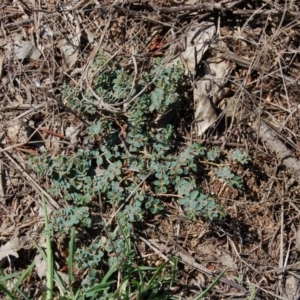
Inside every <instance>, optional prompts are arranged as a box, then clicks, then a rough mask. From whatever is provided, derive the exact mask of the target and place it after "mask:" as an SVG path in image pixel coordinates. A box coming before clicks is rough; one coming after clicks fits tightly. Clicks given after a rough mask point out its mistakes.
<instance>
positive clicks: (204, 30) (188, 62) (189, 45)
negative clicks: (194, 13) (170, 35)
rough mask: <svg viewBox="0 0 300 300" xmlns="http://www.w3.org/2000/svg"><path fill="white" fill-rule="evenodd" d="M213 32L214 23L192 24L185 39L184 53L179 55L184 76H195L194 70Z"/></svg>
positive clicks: (214, 29) (214, 30)
mask: <svg viewBox="0 0 300 300" xmlns="http://www.w3.org/2000/svg"><path fill="white" fill-rule="evenodd" d="M215 32H216V27H215V25H214V23H210V22H201V23H200V24H199V23H192V25H191V27H190V28H189V31H188V33H187V37H186V48H185V51H184V52H183V53H181V54H180V58H181V61H182V64H183V65H184V68H185V74H186V75H188V74H192V75H196V68H197V66H198V64H199V63H200V61H201V60H202V57H203V55H204V53H205V52H206V50H207V49H208V45H209V43H208V42H209V41H211V39H212V38H213V36H214V34H215Z"/></svg>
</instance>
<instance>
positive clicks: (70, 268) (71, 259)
mask: <svg viewBox="0 0 300 300" xmlns="http://www.w3.org/2000/svg"><path fill="white" fill-rule="evenodd" d="M75 235H76V230H75V227H74V226H73V227H72V229H71V239H70V243H69V257H68V274H69V290H70V293H71V295H73V282H74V277H73V269H74V268H73V267H74V255H75Z"/></svg>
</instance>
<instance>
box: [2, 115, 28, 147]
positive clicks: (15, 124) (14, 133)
mask: <svg viewBox="0 0 300 300" xmlns="http://www.w3.org/2000/svg"><path fill="white" fill-rule="evenodd" d="M6 136H7V138H8V140H10V142H11V143H13V144H24V143H26V142H27V141H28V138H29V136H30V132H29V131H28V129H27V128H26V127H25V126H24V124H23V123H22V121H21V120H12V121H11V122H9V123H8V128H7V130H6Z"/></svg>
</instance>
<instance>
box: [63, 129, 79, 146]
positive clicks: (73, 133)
mask: <svg viewBox="0 0 300 300" xmlns="http://www.w3.org/2000/svg"><path fill="white" fill-rule="evenodd" d="M78 134H79V130H78V128H75V127H74V126H68V127H67V128H66V130H65V135H66V137H67V138H68V139H69V140H70V143H71V144H73V145H76V144H77V142H78V139H77V136H78Z"/></svg>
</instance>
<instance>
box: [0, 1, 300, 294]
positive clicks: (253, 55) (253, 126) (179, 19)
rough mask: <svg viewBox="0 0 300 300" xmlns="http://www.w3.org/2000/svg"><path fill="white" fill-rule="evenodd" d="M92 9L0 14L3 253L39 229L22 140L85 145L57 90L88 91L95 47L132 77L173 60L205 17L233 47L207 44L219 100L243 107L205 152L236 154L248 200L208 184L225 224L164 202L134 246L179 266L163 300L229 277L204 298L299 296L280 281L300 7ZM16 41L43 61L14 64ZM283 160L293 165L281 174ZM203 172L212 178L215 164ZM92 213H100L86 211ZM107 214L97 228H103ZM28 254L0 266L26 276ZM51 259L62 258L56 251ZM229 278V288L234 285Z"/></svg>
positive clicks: (289, 269) (286, 245)
mask: <svg viewBox="0 0 300 300" xmlns="http://www.w3.org/2000/svg"><path fill="white" fill-rule="evenodd" d="M96 2H97V1H87V0H83V1H74V3H73V2H72V3H70V4H66V3H65V4H63V3H62V4H57V3H56V1H40V2H39V3H40V6H37V5H38V4H37V3H36V6H35V7H33V6H32V4H30V3H29V2H28V1H14V2H13V1H9V0H3V1H2V3H1V4H0V24H1V27H0V85H1V87H0V89H1V101H0V112H1V118H0V122H1V126H0V128H1V144H0V146H1V150H0V152H1V156H0V157H1V159H0V172H1V173H0V176H1V182H0V197H1V198H0V220H1V222H0V223H1V226H0V241H1V244H2V245H3V244H5V243H6V242H7V241H9V240H11V238H12V237H13V236H22V235H28V236H30V237H32V238H33V239H35V240H38V239H39V236H40V234H41V230H42V228H43V220H42V219H41V218H40V214H39V210H40V202H39V200H38V199H39V196H38V195H39V193H40V192H41V190H44V191H46V190H47V189H48V188H49V185H50V183H49V182H47V181H46V180H45V179H42V178H36V177H35V175H34V174H33V173H32V171H31V169H30V166H28V155H29V154H38V152H37V151H38V148H37V147H36V144H37V142H35V143H34V144H33V145H31V144H28V143H27V142H28V140H29V139H30V137H31V136H32V135H38V136H39V138H38V139H41V140H42V141H43V143H44V145H45V147H46V149H47V151H48V152H49V153H51V154H53V155H55V154H57V153H59V152H62V151H64V153H72V151H74V149H75V148H76V147H81V143H82V142H83V140H84V136H85V134H86V129H87V124H88V120H86V119H85V117H84V115H81V114H80V113H78V112H75V111H70V109H68V108H67V107H66V106H65V104H64V103H62V102H61V94H60V91H61V86H62V84H63V83H67V84H69V85H71V86H74V87H75V86H77V87H79V88H80V89H82V90H90V89H92V87H91V86H90V80H91V77H89V76H93V74H92V75H91V74H90V73H89V72H88V70H89V68H90V66H91V62H92V61H93V59H94V57H95V54H96V53H97V52H98V50H99V49H103V50H105V51H106V52H107V53H109V54H110V55H113V59H114V60H116V61H117V62H118V63H119V64H120V65H122V66H126V68H128V70H130V71H133V72H134V73H135V74H137V76H139V74H140V73H141V72H143V70H144V69H145V68H147V67H148V66H149V65H150V64H151V61H152V59H153V57H155V56H162V57H165V58H166V57H168V58H169V59H170V58H171V57H173V56H174V55H176V52H178V51H180V43H178V41H179V40H180V38H181V37H182V35H183V32H184V29H185V28H186V26H187V25H188V24H189V23H190V22H191V21H199V22H200V21H201V20H212V21H214V22H216V24H219V26H220V27H219V33H220V37H221V38H222V40H223V42H224V43H225V44H226V45H227V47H228V49H229V50H230V53H229V52H228V51H227V52H226V51H225V52H224V51H222V49H218V47H217V48H216V49H214V50H213V51H212V53H213V52H214V51H219V52H221V53H223V55H224V57H225V58H227V59H228V60H229V61H230V62H231V63H234V64H235V69H234V71H233V72H232V74H231V77H230V78H229V80H228V83H227V87H228V88H229V90H230V99H233V100H234V101H236V102H238V103H241V105H242V108H241V109H243V110H244V111H243V113H240V114H239V115H238V116H237V115H236V116H235V117H233V118H230V119H227V118H226V117H225V120H224V117H222V116H223V114H220V119H219V122H217V123H218V124H219V125H218V126H215V127H213V129H211V130H210V134H208V135H207V136H206V138H205V139H203V140H202V143H203V144H204V145H207V146H210V145H219V146H220V147H221V148H222V150H223V155H226V154H227V153H230V152H232V151H233V150H234V149H235V148H244V149H246V150H247V152H248V153H249V154H250V155H251V157H252V160H253V161H252V163H251V165H250V166H249V168H248V169H247V170H246V172H244V171H243V170H241V169H239V167H236V170H235V171H236V173H237V174H239V173H240V174H239V175H240V176H242V178H243V180H244V182H245V185H246V190H245V192H244V193H240V192H237V191H236V190H234V189H230V188H227V187H224V186H223V185H222V184H221V183H220V182H219V181H218V180H217V179H213V178H211V180H209V181H208V182H207V184H206V185H205V186H203V189H204V190H205V191H206V192H207V193H210V194H214V195H215V196H216V197H217V199H218V201H219V202H220V203H221V204H222V205H223V206H224V208H225V210H226V212H227V213H228V215H227V217H226V218H225V219H220V220H215V221H213V222H210V223H208V222H203V221H202V220H198V221H197V222H189V221H187V220H185V219H181V218H180V217H179V215H181V211H180V207H178V205H177V204H176V201H174V199H170V203H169V211H168V213H169V215H168V216H162V215H159V216H157V217H155V218H154V219H149V220H145V222H144V228H142V229H141V230H140V231H138V230H137V236H140V237H141V238H140V239H137V241H136V243H137V248H138V249H139V251H140V253H141V254H142V256H143V257H145V261H146V262H147V263H148V264H150V265H157V264H159V263H160V261H164V260H165V259H166V258H167V257H168V256H169V255H171V254H172V253H177V254H178V255H179V257H180V260H181V262H182V264H181V267H180V271H179V272H178V275H177V276H178V286H177V288H176V289H174V294H176V295H177V296H181V297H182V299H191V298H189V297H192V296H195V294H196V293H197V292H199V287H205V286H207V285H208V284H209V282H210V281H211V279H212V276H211V275H212V274H214V272H216V273H219V272H220V271H221V270H223V269H224V267H226V266H228V267H229V268H230V270H229V271H228V273H227V274H226V276H228V278H229V279H224V280H223V281H222V282H221V283H220V284H219V285H218V286H217V287H215V288H214V290H213V291H212V292H211V294H210V296H209V297H207V299H246V298H247V297H248V298H247V299H250V298H249V297H250V294H251V291H252V290H254V291H255V292H256V296H255V299H298V298H299V290H298V289H295V293H296V294H297V293H298V294H297V295H298V296H289V295H288V293H289V292H290V291H292V289H291V288H289V287H287V279H288V278H294V279H296V281H297V284H298V278H299V274H298V269H299V264H298V261H299V251H300V248H299V247H300V246H299V240H298V238H297V236H298V226H299V216H300V214H299V213H300V202H299V203H298V201H299V200H300V199H299V196H298V193H297V187H298V185H299V183H300V182H299V180H300V176H299V174H300V169H299V166H300V163H299V161H298V158H299V155H300V152H299V151H300V149H299V146H298V145H299V138H300V137H299V134H300V133H299V119H300V117H299V112H298V107H299V99H298V98H299V81H298V74H299V64H300V56H299V47H300V44H299V41H300V36H299V33H300V13H299V12H298V7H299V5H300V2H299V1H297V0H296V1H291V0H286V1H285V2H284V1H279V2H276V3H275V2H274V1H262V2H258V1H238V2H225V3H224V4H219V3H214V2H213V1H212V2H206V4H205V5H203V4H201V5H200V4H197V3H196V4H195V5H196V6H193V7H191V6H190V7H188V6H184V7H181V8H180V9H179V7H178V6H176V3H175V2H173V1H170V2H169V1H167V0H165V1H124V3H123V2H122V3H118V2H113V1H110V0H106V1H98V2H97V3H98V4H95V3H96ZM26 3H27V4H26ZM162 7H164V8H162ZM159 10H160V13H158V11H159ZM78 37H79V38H78ZM64 39H67V40H69V41H70V40H71V42H72V41H73V42H74V43H75V44H76V47H77V48H76V47H75V48H76V49H75V50H76V51H75V52H76V55H75V57H74V61H72V62H69V66H68V65H67V63H66V61H65V60H64V57H63V54H62V52H61V47H60V46H61V45H62V44H61V43H62V42H61V41H62V40H64ZM78 39H79V40H78ZM18 41H19V43H20V42H21V41H31V43H32V45H36V46H37V47H38V49H39V50H40V56H39V57H38V58H35V59H24V60H21V59H17V58H16V56H15V54H14V51H13V49H14V47H16V46H15V45H16V43H18ZM77 50H78V51H77ZM208 55H209V54H208ZM133 57H134V59H132V58H133ZM185 101H186V100H185ZM189 105H191V103H190V104H189ZM98 109H99V110H100V113H101V110H103V111H109V110H110V111H111V110H114V109H115V108H112V107H110V106H107V104H105V103H102V102H101V99H100V100H99V107H98ZM118 109H121V108H118ZM113 112H115V111H113ZM187 115H188V114H187ZM180 118H181V119H182V120H183V122H185V124H188V127H187V128H190V129H189V130H188V132H185V131H184V129H183V130H182V132H184V134H185V135H186V138H187V139H191V138H192V139H194V140H196V139H198V138H196V137H195V136H193V130H192V120H190V119H187V118H186V116H185V115H184V114H183V115H182V116H180ZM262 126H269V127H267V131H268V130H269V131H271V132H272V133H274V135H272V136H271V137H268V136H266V135H265V134H264V133H263V132H264V130H263V129H262V128H263V127H262ZM28 127H30V129H31V130H29V132H28ZM71 127H72V128H76V130H77V132H78V133H77V139H76V140H75V143H76V145H75V146H74V142H73V144H72V143H70V138H68V134H67V132H66V131H67V129H68V128H71ZM271 128H272V129H271ZM9 130H12V131H13V133H11V134H8V131H9ZM270 139H272V141H271V142H270ZM280 143H281V144H280ZM278 145H282V147H283V150H282V151H283V154H282V152H280V153H278V151H277V150H278V147H279V146H278ZM272 147H273V148H272ZM274 147H275V148H274ZM280 147H281V146H280ZM287 156H289V157H291V156H292V157H293V161H292V163H291V164H289V163H287V159H288V157H287ZM203 168H205V169H206V170H207V171H208V172H209V170H210V169H211V170H212V171H213V170H214V168H215V167H214V166H213V165H210V164H207V165H204V166H203ZM56 200H57V199H52V198H51V196H50V195H49V197H48V204H49V208H50V207H53V209H55V208H57V207H56V205H57V202H56ZM94 211H96V214H97V208H94ZM113 213H114V212H113V211H110V212H108V213H107V214H106V215H104V217H106V218H107V220H109V219H110V217H111V215H112V214H113ZM150 223H151V224H150ZM145 237H147V238H146V239H145ZM57 248H58V249H59V248H60V245H59V243H58V245H57ZM26 249H27V248H25V249H21V251H22V253H23V254H24V256H23V257H25V259H24V260H21V259H20V258H19V259H18V260H17V261H16V262H14V263H12V264H11V265H9V266H5V267H7V268H13V269H18V270H22V268H25V267H26V266H27V264H28V262H29V261H30V259H32V252H31V251H32V250H30V249H32V248H30V247H29V248H28V249H27V250H26ZM57 255H58V256H62V254H61V253H59V251H58V253H57ZM230 278H235V279H236V278H238V280H236V284H233V283H232V282H231V281H230ZM31 280H32V282H31V283H27V284H28V286H34V285H35V284H36V282H37V280H38V279H37V275H35V274H33V275H32V276H31ZM237 282H238V284H237ZM293 297H294V298H293Z"/></svg>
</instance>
